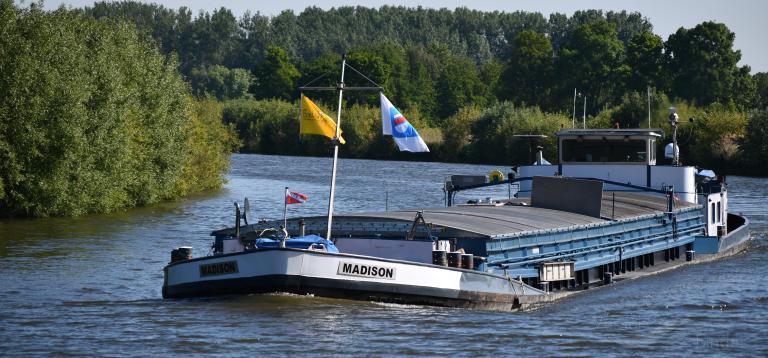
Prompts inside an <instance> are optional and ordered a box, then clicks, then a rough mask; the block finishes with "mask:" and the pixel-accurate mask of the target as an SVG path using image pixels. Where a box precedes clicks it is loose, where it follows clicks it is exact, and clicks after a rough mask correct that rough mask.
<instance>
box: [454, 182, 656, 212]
mask: <svg viewBox="0 0 768 358" xmlns="http://www.w3.org/2000/svg"><path fill="white" fill-rule="evenodd" d="M569 178H572V179H584V180H597V181H601V182H603V183H604V184H610V185H614V186H619V187H624V188H629V189H634V190H633V191H644V192H651V193H656V194H663V195H670V192H669V190H668V189H655V188H651V187H647V186H643V185H635V184H630V183H622V182H618V181H613V180H607V179H600V178H588V177H569ZM531 180H533V177H518V178H512V179H505V180H496V181H492V182H488V183H481V184H473V185H463V186H462V185H456V184H453V183H451V184H450V185H447V183H446V186H445V187H443V192H445V203H446V206H452V205H453V203H454V202H455V199H456V194H457V193H458V192H460V191H464V190H472V189H479V188H485V187H490V186H496V185H502V184H515V183H520V182H524V181H531Z"/></svg>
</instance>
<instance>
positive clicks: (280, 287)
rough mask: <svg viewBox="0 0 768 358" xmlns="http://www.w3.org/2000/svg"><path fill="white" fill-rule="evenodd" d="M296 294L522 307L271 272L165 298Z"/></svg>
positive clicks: (464, 294) (467, 294)
mask: <svg viewBox="0 0 768 358" xmlns="http://www.w3.org/2000/svg"><path fill="white" fill-rule="evenodd" d="M263 293H292V294H297V295H316V296H321V297H328V298H339V299H349V300H358V301H373V302H385V303H397V304H414V305H429V306H442V307H460V308H479V309H490V310H503V311H510V310H511V311H514V310H519V309H520V308H521V304H520V300H519V299H518V297H517V296H516V295H512V294H498V293H484V292H472V291H462V290H451V289H442V288H435V287H423V286H410V285H401V284H399V285H395V284H384V283H378V282H365V281H348V280H333V279H327V278H317V277H304V276H296V275H269V276H257V277H249V278H237V279H225V280H211V281H201V282H194V283H188V284H181V285H175V286H164V287H163V297H164V298H189V297H208V296H216V295H237V294H263Z"/></svg>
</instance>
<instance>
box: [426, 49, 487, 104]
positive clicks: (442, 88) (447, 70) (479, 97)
mask: <svg viewBox="0 0 768 358" xmlns="http://www.w3.org/2000/svg"><path fill="white" fill-rule="evenodd" d="M437 88H438V90H437V91H438V97H439V99H440V107H439V108H438V112H437V114H438V115H439V116H440V118H447V117H448V116H451V115H453V114H454V113H456V112H457V111H458V110H459V109H460V108H462V107H465V106H468V105H477V106H483V105H485V101H486V98H487V97H486V96H487V91H488V88H487V87H486V86H485V85H484V84H483V83H482V82H481V81H480V76H479V74H478V71H477V68H476V67H475V66H474V64H473V63H472V62H471V61H470V60H469V59H467V58H449V59H448V63H447V64H446V65H445V67H443V70H442V72H441V73H440V78H439V79H438V81H437Z"/></svg>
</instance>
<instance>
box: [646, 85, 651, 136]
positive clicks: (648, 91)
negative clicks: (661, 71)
mask: <svg viewBox="0 0 768 358" xmlns="http://www.w3.org/2000/svg"><path fill="white" fill-rule="evenodd" d="M646 90H647V93H648V128H651V86H648V87H646Z"/></svg>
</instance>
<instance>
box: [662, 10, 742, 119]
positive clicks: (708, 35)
mask: <svg viewBox="0 0 768 358" xmlns="http://www.w3.org/2000/svg"><path fill="white" fill-rule="evenodd" d="M734 38H735V35H734V33H733V32H731V31H730V30H728V28H727V27H726V26H725V25H723V24H720V23H715V22H704V23H701V24H699V25H696V27H694V28H693V29H684V28H680V29H678V30H677V32H676V33H674V34H672V35H670V36H669V40H668V41H667V44H666V49H667V51H666V53H667V56H669V72H670V73H671V74H672V76H673V82H672V93H673V94H674V95H675V96H678V97H680V98H682V99H685V100H688V101H696V103H698V104H700V105H707V104H710V103H714V102H719V103H726V102H727V101H728V100H729V99H730V98H731V95H732V92H731V91H732V90H733V86H734V82H735V77H736V75H737V73H738V68H737V67H736V64H737V63H738V62H739V60H740V59H741V53H740V52H739V51H734V50H733V40H734Z"/></svg>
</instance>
